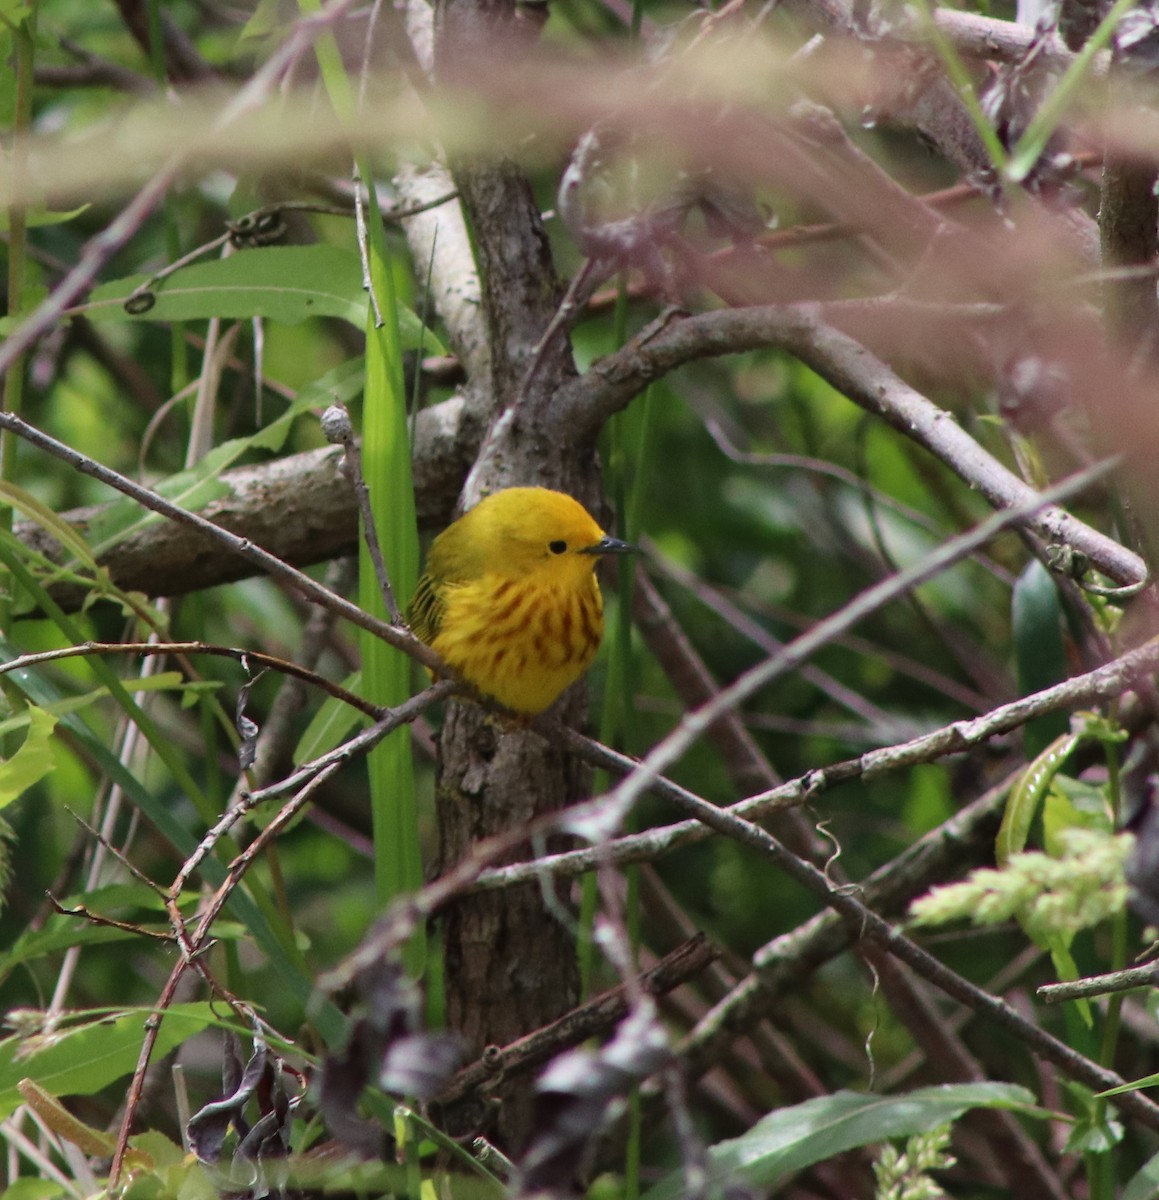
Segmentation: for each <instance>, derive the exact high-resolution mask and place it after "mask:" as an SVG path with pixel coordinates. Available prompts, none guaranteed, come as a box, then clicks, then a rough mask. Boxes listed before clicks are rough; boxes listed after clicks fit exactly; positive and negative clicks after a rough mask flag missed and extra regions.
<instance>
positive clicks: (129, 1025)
mask: <svg viewBox="0 0 1159 1200" xmlns="http://www.w3.org/2000/svg"><path fill="white" fill-rule="evenodd" d="M151 1015H152V1014H151V1013H150V1012H149V1010H146V1009H140V1010H137V1011H133V1012H126V1013H124V1014H123V1015H121V1016H117V1017H112V1018H98V1019H95V1020H93V1021H89V1022H86V1023H84V1024H82V1025H76V1026H72V1027H69V1028H67V1029H64V1030H61V1031H60V1032H59V1033H56V1034H53V1035H51V1037H46V1038H43V1039H42V1040H41V1041H40V1042H36V1041H33V1040H32V1039H27V1038H20V1037H9V1038H5V1039H4V1040H3V1041H0V1118H4V1117H8V1116H10V1115H11V1114H12V1113H13V1112H15V1110H16V1109H17V1108H18V1107H19V1106H20V1104H21V1103H22V1098H21V1095H20V1091H19V1084H20V1081H21V1080H22V1079H32V1080H34V1081H35V1082H36V1083H38V1084H39V1085H40V1086H41V1087H42V1088H44V1089H45V1090H46V1091H49V1092H51V1093H52V1094H53V1095H55V1096H88V1095H91V1094H92V1093H93V1092H97V1091H100V1089H101V1088H103V1087H107V1086H108V1085H109V1084H110V1083H113V1082H114V1081H116V1080H118V1079H120V1078H122V1077H123V1076H125V1075H128V1074H130V1073H131V1072H132V1071H133V1069H134V1068H135V1067H136V1065H137V1057H138V1055H139V1054H140V1052H141V1043H142V1042H143V1041H144V1038H145V1022H146V1021H147V1020H148V1019H149V1017H150V1016H151ZM221 1024H222V1022H221V1019H220V1017H218V1015H217V1014H216V1013H215V1012H214V1011H213V1006H212V1005H211V1004H176V1005H174V1006H173V1007H172V1008H170V1009H167V1010H166V1012H165V1018H164V1020H163V1021H162V1022H161V1029H160V1031H159V1033H158V1035H157V1048H156V1051H155V1053H156V1055H157V1056H158V1057H160V1056H162V1055H165V1054H168V1053H169V1051H170V1050H173V1049H174V1048H175V1047H177V1046H179V1045H181V1043H182V1042H184V1041H185V1040H186V1039H187V1038H190V1037H192V1036H193V1035H194V1034H195V1033H200V1032H201V1031H202V1030H203V1029H206V1028H208V1027H209V1026H220V1025H221Z"/></svg>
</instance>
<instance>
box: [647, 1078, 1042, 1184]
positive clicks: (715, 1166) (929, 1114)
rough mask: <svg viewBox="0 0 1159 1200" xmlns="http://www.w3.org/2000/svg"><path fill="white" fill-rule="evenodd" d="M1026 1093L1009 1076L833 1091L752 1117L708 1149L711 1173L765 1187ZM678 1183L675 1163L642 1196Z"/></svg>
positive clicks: (1027, 1101)
mask: <svg viewBox="0 0 1159 1200" xmlns="http://www.w3.org/2000/svg"><path fill="white" fill-rule="evenodd" d="M1033 1104H1034V1096H1033V1095H1032V1094H1031V1093H1030V1092H1029V1091H1027V1089H1026V1088H1023V1087H1018V1086H1017V1085H1015V1084H1009V1083H964V1084H946V1085H945V1086H942V1087H929V1088H919V1089H918V1090H917V1091H914V1092H909V1093H908V1094H906V1095H904V1096H872V1095H862V1094H860V1093H857V1092H835V1093H834V1094H833V1095H831V1096H822V1097H820V1098H819V1099H816V1100H807V1101H805V1103H804V1104H797V1105H794V1106H793V1107H792V1108H781V1109H778V1110H777V1111H776V1112H773V1113H770V1114H769V1115H768V1116H767V1117H765V1118H764V1119H763V1120H761V1121H758V1122H757V1124H756V1125H754V1126H753V1127H752V1129H751V1130H749V1132H748V1133H746V1134H743V1135H742V1136H741V1137H738V1138H732V1139H731V1140H729V1141H725V1142H720V1143H718V1144H717V1145H716V1146H714V1147H713V1148H712V1149H711V1150H709V1152H708V1158H709V1164H710V1169H711V1171H712V1174H713V1176H714V1177H715V1178H717V1179H722V1180H724V1179H727V1180H730V1181H733V1182H737V1183H742V1182H743V1183H745V1184H748V1185H749V1186H752V1187H758V1188H764V1187H770V1186H771V1185H772V1184H773V1183H775V1182H776V1181H777V1180H778V1179H780V1178H781V1177H782V1176H784V1175H787V1174H789V1173H790V1172H793V1171H800V1170H802V1169H804V1168H805V1167H808V1166H812V1164H813V1163H818V1162H823V1161H824V1160H825V1159H827V1158H832V1157H833V1156H834V1155H835V1154H841V1153H843V1152H844V1151H846V1150H852V1149H854V1148H856V1147H857V1146H866V1145H870V1144H872V1143H874V1142H883V1141H887V1140H889V1139H890V1138H902V1137H911V1136H912V1135H913V1134H915V1133H925V1132H927V1131H928V1130H931V1129H936V1128H937V1127H938V1126H939V1125H944V1124H945V1123H946V1122H947V1121H954V1120H956V1119H957V1118H958V1117H960V1116H961V1115H962V1113H964V1112H966V1111H968V1110H969V1109H971V1108H1018V1109H1023V1110H1025V1109H1028V1108H1031V1107H1032V1106H1033ZM683 1188H684V1179H683V1176H682V1174H681V1172H679V1171H674V1172H673V1173H672V1174H670V1175H667V1176H666V1177H665V1178H664V1179H662V1180H661V1181H660V1183H658V1184H657V1185H656V1186H655V1187H654V1188H652V1189H651V1190H650V1191H648V1192H646V1193H645V1200H676V1197H678V1196H679V1195H681V1193H682V1191H683Z"/></svg>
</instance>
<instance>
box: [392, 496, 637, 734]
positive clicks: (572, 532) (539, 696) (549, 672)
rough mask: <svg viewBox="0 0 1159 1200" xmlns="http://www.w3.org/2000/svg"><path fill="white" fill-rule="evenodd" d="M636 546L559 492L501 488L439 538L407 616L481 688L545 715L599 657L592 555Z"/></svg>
mask: <svg viewBox="0 0 1159 1200" xmlns="http://www.w3.org/2000/svg"><path fill="white" fill-rule="evenodd" d="M634 549H635V547H633V546H629V545H628V544H627V543H626V542H620V541H617V540H616V539H615V538H611V537H608V536H607V534H605V533H604V531H603V530H602V529H601V528H600V527H599V526H598V525H597V524H596V522H595V521H594V520H593V519H592V518H591V516H589V514H588V512H587V510H586V509H585V508H584V507H583V505H581V504H579V503H578V502H577V501H575V500H573V499H572V498H571V497H570V496H565V495H564V494H563V493H562V492H553V491H550V490H548V489H547V488H538V487H516V488H507V489H505V490H504V491H501V492H495V493H494V494H493V495H490V496H488V497H487V498H486V499H485V500H482V501H480V502H479V503H478V504H477V505H476V506H475V507H474V508H472V509H471V510H470V512H468V513H465V514H464V515H463V516H462V517H460V518H459V519H458V520H457V521H456V522H455V523H454V524H453V525H450V526H449V527H448V528H447V529H445V530H444V531H443V532H442V533H440V534H439V536H438V537H437V538H435V540H434V543H433V544H432V546H431V550H430V554H429V555H427V567H426V571H425V572H424V573H423V576H422V578H421V579H420V580H419V583H418V587H417V588H416V589H415V594H414V598H413V599H412V600H411V602H410V608H409V609H408V610H407V620H408V621H409V622H410V626H411V628H412V629H413V630H414V632H415V634H416V636H417V637H418V638H419V639H420V640H421V641H424V642H426V644H427V645H428V646H430V647H431V649H432V650H434V651H435V652H436V653H437V654H438V655H439V656H440V657H441V658H442V659H443V661H444V662H445V663H446V664H447V665H448V666H449V667H453V668H454V669H455V670H456V671H457V672H458V673H459V674H460V675H462V676H463V678H464V679H466V680H467V681H468V682H469V683H473V684H474V685H475V687H477V688H478V689H479V691H481V692H485V693H486V694H487V695H488V696H493V697H494V698H495V699H496V700H498V701H499V703H500V704H502V705H503V706H504V707H505V708H509V709H512V710H513V711H514V712H518V713H528V714H532V713H541V712H543V711H544V709H546V708H549V707H550V706H551V704H552V703H553V701H554V700H555V698H556V697H557V696H558V695H559V694H560V692H562V691H563V690H564V688H566V687H567V686H568V685H569V684H572V683H574V682H575V681H576V680H577V679H578V678H579V677H580V676H581V675H582V674H583V673H584V671H586V670H587V669H588V667H589V666H591V662H592V659H593V658H595V655H596V650H597V649H598V647H599V644H600V636H601V634H602V633H603V631H604V601H603V597H602V596H601V595H600V585H599V583H597V582H596V575H595V571H596V561H597V559H598V558H599V556H600V555H601V554H621V553H623V552H625V551H631V550H634Z"/></svg>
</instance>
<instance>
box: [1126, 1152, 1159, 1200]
mask: <svg viewBox="0 0 1159 1200" xmlns="http://www.w3.org/2000/svg"><path fill="white" fill-rule="evenodd" d="M1156 1196H1159V1154H1156V1155H1155V1156H1154V1157H1153V1158H1149V1159H1148V1160H1147V1161H1146V1162H1145V1163H1144V1164H1143V1166H1142V1167H1141V1168H1140V1169H1139V1170H1138V1171H1137V1172H1136V1173H1135V1174H1134V1175H1133V1176H1132V1177H1131V1179H1130V1180H1129V1181H1128V1183H1127V1186H1126V1187H1125V1188H1124V1189H1123V1195H1122V1197H1121V1200H1155V1197H1156Z"/></svg>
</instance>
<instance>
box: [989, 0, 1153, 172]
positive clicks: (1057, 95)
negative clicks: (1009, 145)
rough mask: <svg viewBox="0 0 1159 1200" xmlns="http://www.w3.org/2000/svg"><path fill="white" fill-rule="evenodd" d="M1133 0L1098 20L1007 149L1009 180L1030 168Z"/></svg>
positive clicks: (1121, 0) (1122, 1)
mask: <svg viewBox="0 0 1159 1200" xmlns="http://www.w3.org/2000/svg"><path fill="white" fill-rule="evenodd" d="M1135 4H1136V0H1115V3H1114V4H1113V5H1112V6H1111V9H1110V11H1109V12H1108V13H1107V15H1106V16H1105V17H1104V18H1103V19H1102V20H1101V21H1100V22H1099V26H1098V28H1097V29H1096V30H1095V31H1094V33H1092V34H1091V36H1090V37H1089V38H1088V39H1087V42H1086V44H1085V45H1084V46H1083V48H1082V49H1081V50H1080V51H1079V52H1078V54H1076V55H1075V58H1074V61H1073V62H1072V63H1071V65H1070V66H1069V67H1067V69H1066V71H1065V73H1064V74H1063V77H1062V78H1061V79H1060V80H1059V81H1058V84H1057V85H1056V86H1055V88H1054V90H1053V91H1052V92H1051V93H1050V95H1049V96H1047V98H1046V99H1045V100H1044V101H1043V103H1042V104H1041V105H1040V106H1039V109H1038V111H1037V112H1036V113H1035V114H1034V116H1033V118H1032V119H1031V121H1030V124H1029V125H1027V127H1026V132H1025V133H1024V134H1023V135H1022V137H1020V138H1019V139H1018V144H1017V145H1016V146H1015V147H1014V148H1013V149H1012V150H1011V152H1010V164H1009V166H1008V167H1007V169H1006V178H1007V179H1009V180H1010V182H1011V183H1021V182H1022V180H1023V179H1025V178H1026V176H1027V175H1029V174H1030V171H1031V168H1032V167H1033V166H1034V164H1035V163H1036V162H1037V161H1038V158H1039V156H1040V155H1041V154H1042V151H1043V148H1044V147H1045V146H1046V143H1047V141H1048V140H1049V138H1050V136H1051V134H1052V133H1054V131H1055V129H1056V128H1057V127H1058V123H1059V121H1061V120H1062V115H1063V113H1064V112H1065V111H1066V109H1067V108H1068V107H1069V105H1070V103H1071V101H1072V100H1073V99H1074V96H1075V93H1076V92H1077V91H1078V88H1079V85H1080V84H1081V83H1082V82H1083V80H1084V78H1085V76H1086V74H1087V72H1088V71H1089V70H1090V68H1091V64H1092V63H1093V61H1094V58H1095V55H1096V54H1098V52H1099V51H1100V50H1103V49H1104V48H1105V47H1106V46H1107V44H1108V43H1109V42H1110V40H1111V35H1112V34H1113V33H1114V32H1115V26H1116V25H1118V23H1119V18H1120V17H1122V15H1123V14H1124V13H1125V12H1127V10H1128V9H1131V8H1134V7H1135Z"/></svg>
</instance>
